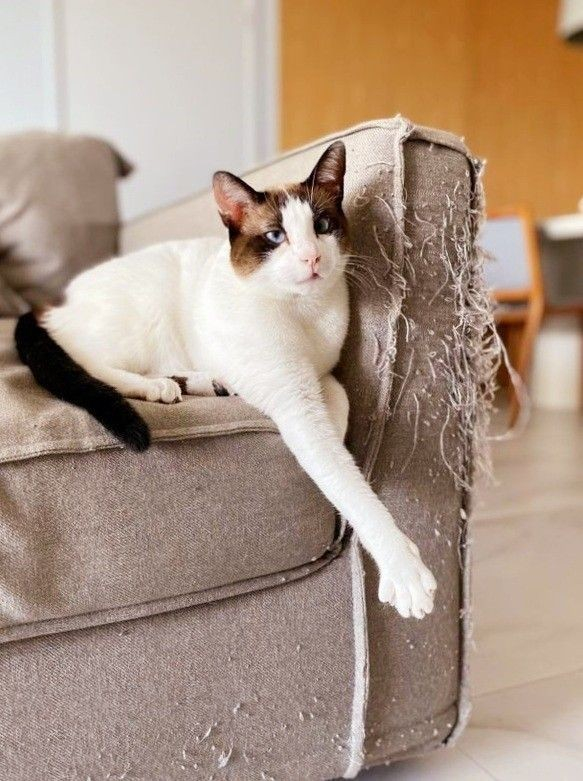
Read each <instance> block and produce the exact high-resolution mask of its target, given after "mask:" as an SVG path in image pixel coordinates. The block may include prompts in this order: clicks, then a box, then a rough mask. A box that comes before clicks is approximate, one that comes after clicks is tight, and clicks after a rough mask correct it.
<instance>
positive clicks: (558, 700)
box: [359, 411, 583, 781]
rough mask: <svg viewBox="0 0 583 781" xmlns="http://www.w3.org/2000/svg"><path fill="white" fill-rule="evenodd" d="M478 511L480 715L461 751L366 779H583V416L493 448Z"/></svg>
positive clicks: (544, 416)
mask: <svg viewBox="0 0 583 781" xmlns="http://www.w3.org/2000/svg"><path fill="white" fill-rule="evenodd" d="M494 461H495V471H496V480H497V485H493V486H489V487H487V488H485V489H482V490H481V491H480V494H479V496H478V499H477V504H476V513H475V515H474V526H473V540H474V548H473V551H474V616H475V632H474V639H475V646H476V647H475V653H474V659H473V666H472V670H473V672H472V678H473V690H474V712H473V717H472V721H471V724H470V726H469V728H468V729H467V730H466V732H465V734H464V735H463V736H462V738H461V739H460V741H459V743H458V744H457V746H455V747H454V748H451V749H446V750H443V751H441V752H437V753H435V754H433V755H431V756H429V757H427V758H424V759H419V760H410V761H407V762H401V763H397V764H395V765H393V766H391V767H388V768H385V767H383V768H376V769H374V770H370V771H368V772H364V773H362V774H361V775H360V776H359V781H426V780H428V781H474V779H475V781H481V779H495V780H496V781H539V779H540V780H541V781H579V780H583V416H582V415H580V414H578V413H563V412H561V413H559V412H552V413H551V412H540V411H539V412H537V413H535V414H534V415H533V418H532V420H531V421H530V423H529V425H528V428H527V430H526V431H525V432H524V433H523V434H522V436H521V437H520V438H519V439H516V440H512V441H509V442H500V443H496V445H495V447H494Z"/></svg>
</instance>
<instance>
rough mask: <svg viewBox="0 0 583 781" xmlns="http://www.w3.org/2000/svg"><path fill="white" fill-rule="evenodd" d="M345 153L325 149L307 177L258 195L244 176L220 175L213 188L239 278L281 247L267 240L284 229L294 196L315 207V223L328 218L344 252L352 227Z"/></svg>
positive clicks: (339, 149) (335, 147) (339, 146)
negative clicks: (347, 210) (284, 215)
mask: <svg viewBox="0 0 583 781" xmlns="http://www.w3.org/2000/svg"><path fill="white" fill-rule="evenodd" d="M345 165H346V152H345V148H344V144H343V143H342V141H336V142H334V143H333V144H332V145H331V146H329V147H328V149H326V151H325V152H324V154H323V155H322V156H321V157H320V159H319V160H318V162H317V163H316V165H315V167H314V169H313V170H312V172H311V173H310V175H309V176H308V178H307V179H305V180H304V181H303V182H300V183H298V184H291V185H287V186H284V187H280V188H277V189H272V190H266V191H263V192H258V191H256V190H254V189H253V188H252V187H250V185H248V184H247V183H246V182H244V181H243V180H242V179H239V177H237V176H234V175H233V174H230V173H228V172H227V171H217V173H215V175H214V177H213V189H214V194H215V199H216V202H217V206H218V207H219V214H220V216H221V219H222V221H223V223H224V225H225V226H226V227H227V229H228V231H229V240H230V242H231V262H232V263H233V266H234V268H235V270H236V271H237V273H238V274H240V275H241V276H247V275H249V274H251V273H253V271H255V270H256V269H257V268H258V267H259V266H260V265H261V264H262V263H263V262H264V261H265V260H266V258H267V257H268V255H269V253H270V252H272V251H273V250H274V249H275V248H276V245H274V244H273V243H272V242H271V241H269V239H268V238H267V236H266V234H268V233H269V232H270V231H277V230H281V229H282V210H283V208H284V206H285V204H286V203H287V201H288V200H289V199H291V198H297V199H299V200H302V201H305V202H307V203H309V204H310V207H311V209H312V212H313V213H314V220H317V219H318V218H320V217H324V216H325V217H327V218H328V219H329V220H330V223H331V226H332V228H331V230H330V233H333V234H334V235H335V236H336V238H337V239H338V241H339V243H340V245H341V247H342V249H346V248H347V245H348V227H347V222H346V217H345V215H344V212H343V211H342V198H343V196H344V187H343V181H344V172H345Z"/></svg>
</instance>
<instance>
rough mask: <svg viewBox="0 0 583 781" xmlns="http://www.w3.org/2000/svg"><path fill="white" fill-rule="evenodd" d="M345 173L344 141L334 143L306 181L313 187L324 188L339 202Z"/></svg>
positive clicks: (342, 191) (342, 192)
mask: <svg viewBox="0 0 583 781" xmlns="http://www.w3.org/2000/svg"><path fill="white" fill-rule="evenodd" d="M345 171H346V147H345V146H344V144H343V143H342V141H334V143H333V144H330V146H329V147H328V149H326V151H325V152H324V154H323V155H322V156H321V157H320V159H319V160H318V162H317V163H316V165H315V166H314V170H313V171H312V173H311V174H310V175H309V176H308V178H307V179H306V184H308V185H309V186H311V187H313V186H318V187H323V188H324V189H325V190H328V191H329V192H330V194H331V195H332V196H333V197H334V198H335V199H336V200H337V201H342V198H343V197H344V173H345Z"/></svg>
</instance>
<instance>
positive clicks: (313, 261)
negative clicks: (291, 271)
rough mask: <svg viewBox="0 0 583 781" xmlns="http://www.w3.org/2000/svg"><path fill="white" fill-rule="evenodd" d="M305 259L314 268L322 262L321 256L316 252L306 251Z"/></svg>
mask: <svg viewBox="0 0 583 781" xmlns="http://www.w3.org/2000/svg"><path fill="white" fill-rule="evenodd" d="M303 260H304V261H305V262H306V263H307V264H308V265H309V266H310V268H311V269H312V270H314V269H315V268H316V267H317V265H318V263H319V262H320V256H319V255H318V254H317V253H315V252H313V253H311V252H310V253H305V255H304V257H303Z"/></svg>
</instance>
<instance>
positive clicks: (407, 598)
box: [379, 532, 437, 618]
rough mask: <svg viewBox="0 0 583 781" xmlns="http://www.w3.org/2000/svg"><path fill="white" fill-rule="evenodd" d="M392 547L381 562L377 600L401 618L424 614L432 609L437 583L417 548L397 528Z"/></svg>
mask: <svg viewBox="0 0 583 781" xmlns="http://www.w3.org/2000/svg"><path fill="white" fill-rule="evenodd" d="M391 547H392V550H391V552H390V554H389V555H388V556H387V557H386V559H385V560H384V561H383V562H381V563H380V566H379V569H380V582H379V600H380V601H381V602H388V603H389V604H390V605H392V606H393V607H394V608H395V609H396V610H397V612H398V613H400V615H402V616H403V618H409V617H410V616H413V617H414V618H424V616H426V615H427V614H428V613H431V611H432V610H433V597H434V594H435V590H436V588H437V583H436V582H435V578H434V577H433V575H432V573H431V572H430V571H429V570H428V569H427V567H426V566H425V564H424V563H423V562H422V560H421V556H420V554H419V549H418V548H417V546H416V545H415V543H413V542H411V540H409V539H408V538H407V537H405V535H402V534H401V533H400V532H399V535H398V537H397V539H395V541H394V544H393V545H392V546H391Z"/></svg>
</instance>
